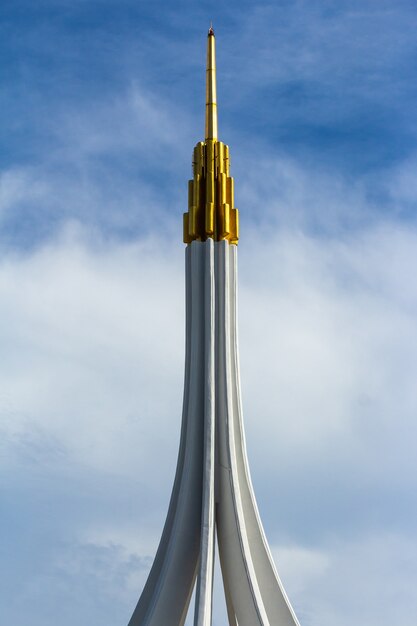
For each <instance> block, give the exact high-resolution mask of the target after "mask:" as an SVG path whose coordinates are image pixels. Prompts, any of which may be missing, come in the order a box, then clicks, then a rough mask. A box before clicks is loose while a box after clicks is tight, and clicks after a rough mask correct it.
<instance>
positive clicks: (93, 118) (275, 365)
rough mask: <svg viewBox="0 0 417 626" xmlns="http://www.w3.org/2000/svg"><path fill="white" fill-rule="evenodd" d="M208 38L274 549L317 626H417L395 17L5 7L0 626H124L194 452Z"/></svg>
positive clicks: (381, 12)
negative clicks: (193, 221) (184, 447)
mask: <svg viewBox="0 0 417 626" xmlns="http://www.w3.org/2000/svg"><path fill="white" fill-rule="evenodd" d="M210 20H212V21H213V26H214V29H215V32H216V42H217V65H218V101H219V107H218V108H219V134H220V139H221V140H222V141H224V142H225V143H227V144H229V145H230V150H231V158H232V175H233V176H234V178H235V190H236V205H237V207H238V208H239V210H240V220H241V237H240V241H239V335H240V352H241V375H242V392H243V408H244V419H245V428H246V436H247V446H248V455H249V462H250V467H251V473H252V479H253V483H254V488H255V492H256V495H257V500H258V505H259V509H260V513H261V517H262V520H263V523H264V527H265V531H266V535H267V537H268V540H269V543H270V546H271V550H272V552H273V555H274V558H275V560H276V564H277V567H278V570H279V572H280V575H281V578H282V580H283V583H284V586H285V588H286V591H287V593H288V595H289V597H290V599H291V602H292V604H293V606H294V608H295V610H296V613H297V615H298V617H299V620H300V623H301V626H351V625H352V624H355V625H357V626H393V625H395V624H401V626H415V624H416V623H417V594H416V589H417V532H416V529H417V498H416V493H417V460H416V453H415V448H416V441H417V423H416V422H417V420H416V417H417V389H416V378H417V285H416V279H415V275H416V268H417V182H416V181H417V179H416V176H415V171H416V168H417V113H416V111H417V109H416V106H415V101H416V97H417V64H416V58H417V40H416V36H415V33H416V30H417V7H416V4H415V2H414V1H406V0H396V1H395V2H394V1H386V0H361V1H360V2H359V1H355V0H352V1H345V0H340V1H339V2H337V3H335V2H330V1H325V0H310V1H307V0H293V1H292V2H290V1H284V0H282V1H281V0H277V1H275V2H267V1H265V0H258V1H257V2H254V1H253V0H239V2H237V0H230V1H229V2H227V3H224V2H223V3H222V2H214V1H213V2H206V1H200V2H193V1H192V0H180V1H178V2H174V1H172V2H169V1H168V0H153V1H152V2H148V1H147V2H145V1H143V0H135V1H134V2H133V1H131V0H119V1H118V2H116V1H115V0H95V1H93V0H91V1H89V0H71V2H69V1H68V0H61V1H60V0H55V1H52V0H37V2H36V3H34V2H29V1H28V0H26V1H25V0H14V1H10V0H3V2H2V4H1V8H0V58H1V59H2V70H1V73H0V82H1V86H0V100H1V103H0V110H1V118H2V124H1V130H0V133H1V137H0V145H1V146H2V149H1V150H0V346H1V350H0V354H1V359H0V507H1V512H0V563H1V565H0V577H1V580H0V588H1V589H2V593H1V595H2V599H1V602H0V623H1V624H8V625H13V626H56V625H57V624H59V626H74V624H77V626H95V625H98V624H100V626H119V625H120V626H126V624H127V622H128V620H129V618H130V616H131V613H132V611H133V608H134V606H135V604H136V602H137V600H138V597H139V595H140V592H141V589H142V587H143V584H144V582H145V580H146V576H147V573H148V572H149V569H150V566H151V563H152V559H153V555H154V553H155V550H156V547H157V545H158V541H159V538H160V534H161V531H162V527H163V523H164V519H165V515H166V511H167V507H168V501H169V496H170V491H171V487H172V482H173V476H174V470H175V464H176V455H177V448H178V441H179V433H180V417H181V403H182V384H183V367H184V245H183V244H182V232H181V231H182V213H183V211H184V210H186V202H187V180H188V178H189V177H190V176H191V153H192V148H193V146H194V145H195V143H196V142H197V141H200V140H202V139H203V133H204V98H205V93H204V89H205V86H204V80H205V67H204V65H205V46H206V34H207V29H208V26H209V25H210ZM215 588H216V597H215V610H214V620H213V626H224V624H225V623H226V621H225V614H224V602H223V599H222V592H221V583H220V581H219V577H218V576H217V579H216V583H215ZM188 623H191V622H187V624H188Z"/></svg>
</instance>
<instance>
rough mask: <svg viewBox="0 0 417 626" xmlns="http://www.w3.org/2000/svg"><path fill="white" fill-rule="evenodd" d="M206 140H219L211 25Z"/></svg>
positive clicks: (207, 76) (208, 52)
mask: <svg viewBox="0 0 417 626" xmlns="http://www.w3.org/2000/svg"><path fill="white" fill-rule="evenodd" d="M206 139H214V140H216V139H217V98H216V39H215V37H214V30H213V26H211V25H210V29H209V32H208V36H207V69H206Z"/></svg>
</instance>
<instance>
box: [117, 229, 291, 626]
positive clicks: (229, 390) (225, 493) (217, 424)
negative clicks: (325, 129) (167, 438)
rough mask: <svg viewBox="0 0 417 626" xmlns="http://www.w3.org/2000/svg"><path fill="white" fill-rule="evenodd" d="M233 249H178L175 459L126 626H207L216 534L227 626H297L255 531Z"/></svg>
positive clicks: (199, 245) (223, 245) (205, 245)
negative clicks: (180, 353) (182, 256)
mask: <svg viewBox="0 0 417 626" xmlns="http://www.w3.org/2000/svg"><path fill="white" fill-rule="evenodd" d="M236 280H237V248H236V246H233V245H230V244H229V243H228V242H226V241H220V242H216V243H214V242H213V241H212V240H211V239H209V240H208V241H206V242H198V241H193V242H192V243H191V244H190V245H189V246H187V249H186V301H187V308H186V310H187V313H186V315H187V320H186V364H185V384H184V409H183V418H182V431H181V443H180V451H179V455H178V464H177V471H176V476H175V482H174V487H173V491H172V496H171V502H170V506H169V510H168V515H167V519H166V522H165V527H164V531H163V534H162V538H161V542H160V545H159V548H158V551H157V554H156V557H155V561H154V563H153V566H152V569H151V572H150V574H149V577H148V580H147V582H146V585H145V588H144V590H143V592H142V595H141V597H140V600H139V602H138V605H137V607H136V609H135V612H134V613H133V616H132V618H131V620H130V622H129V626H145V625H146V626H182V625H183V624H184V621H185V618H186V615H187V610H188V605H189V602H190V597H191V593H192V590H193V587H194V582H195V578H196V576H198V581H197V592H196V605H195V617H194V624H195V626H210V625H211V614H212V588H213V563H214V541H215V533H216V532H217V535H218V542H219V555H220V561H221V567H222V574H223V582H224V588H225V594H226V602H227V607H228V618H229V625H230V626H268V625H271V626H297V625H298V621H297V618H296V617H295V614H294V612H293V610H292V608H291V605H290V603H289V601H288V598H287V596H286V594H285V591H284V589H283V587H282V584H281V582H280V580H279V577H278V574H277V572H276V570H275V567H274V563H273V560H272V557H271V553H270V550H269V548H268V544H267V541H266V538H265V534H264V532H263V529H262V524H261V521H260V518H259V513H258V509H257V506H256V501H255V496H254V493H253V489H252V484H251V480H250V475H249V468H248V462H247V456H246V447H245V438H244V431H243V421H242V410H241V398H240V381H239V356H238V341H237V322H236V300H237V298H236Z"/></svg>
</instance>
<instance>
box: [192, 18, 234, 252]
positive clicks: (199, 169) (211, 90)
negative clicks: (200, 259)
mask: <svg viewBox="0 0 417 626" xmlns="http://www.w3.org/2000/svg"><path fill="white" fill-rule="evenodd" d="M215 46H216V43H215V37H214V31H213V29H212V28H210V30H209V32H208V39H207V69H206V129H205V130H206V133H205V134H206V139H205V141H204V142H203V141H201V142H199V143H198V144H197V145H196V147H195V148H194V155H193V176H194V178H193V180H190V181H189V183H188V213H184V243H191V241H193V240H194V239H199V240H200V241H205V240H206V239H207V238H209V237H211V238H212V239H215V240H216V241H221V240H222V239H226V240H227V241H229V242H230V243H233V244H237V242H238V239H239V214H238V210H237V209H236V208H234V188H233V178H231V176H230V175H229V174H230V160H229V146H226V145H225V144H224V143H221V141H218V140H217V96H216V47H215Z"/></svg>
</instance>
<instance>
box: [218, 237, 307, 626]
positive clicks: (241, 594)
mask: <svg viewBox="0 0 417 626" xmlns="http://www.w3.org/2000/svg"><path fill="white" fill-rule="evenodd" d="M216 246H217V254H216V256H217V273H216V293H217V308H218V320H219V321H218V336H217V345H218V357H217V366H218V370H217V372H218V389H217V403H218V404H217V406H218V411H217V414H218V429H219V432H218V445H219V485H220V489H219V492H220V493H219V496H218V499H219V503H218V508H217V534H218V539H219V552H220V558H221V561H222V572H223V576H224V579H225V581H226V585H225V586H227V588H229V589H230V598H231V603H232V606H233V608H234V611H235V615H236V617H237V621H238V624H239V626H257V625H258V624H259V625H267V624H271V625H276V626H294V625H298V620H297V618H296V616H295V613H294V611H293V609H292V607H291V605H290V603H289V601H288V598H287V596H286V594H285V591H284V588H283V586H282V583H281V581H280V579H279V576H278V574H277V572H276V569H275V566H274V563H273V560H272V556H271V553H270V550H269V547H268V544H267V541H266V537H265V534H264V531H263V528H262V523H261V520H260V517H259V513H258V509H257V505H256V500H255V495H254V492H253V488H252V483H251V479H250V474H249V466H248V461H247V455H246V445H245V437H244V430H243V419H242V409H241V394H240V377H239V350H238V339H237V319H236V317H237V315H236V311H237V248H236V246H229V245H228V244H227V243H226V242H223V241H222V242H219V243H218V244H216Z"/></svg>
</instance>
